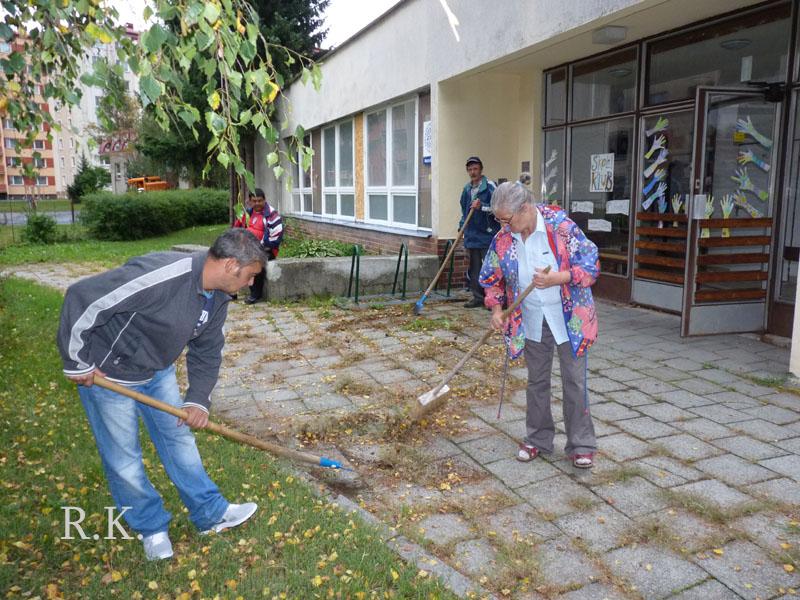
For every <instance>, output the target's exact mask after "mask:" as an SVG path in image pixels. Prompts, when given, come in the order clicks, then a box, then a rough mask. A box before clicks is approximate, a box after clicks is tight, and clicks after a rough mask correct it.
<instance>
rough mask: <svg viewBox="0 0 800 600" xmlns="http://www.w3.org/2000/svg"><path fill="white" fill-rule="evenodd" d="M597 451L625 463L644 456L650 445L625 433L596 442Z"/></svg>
mask: <svg viewBox="0 0 800 600" xmlns="http://www.w3.org/2000/svg"><path fill="white" fill-rule="evenodd" d="M598 449H599V450H600V452H601V453H602V454H605V455H606V456H608V457H610V458H611V459H613V460H615V461H625V460H630V459H632V458H640V457H642V456H646V455H647V454H648V453H649V452H650V445H649V444H647V443H646V442H642V441H640V440H637V439H636V438H635V437H633V436H631V435H628V434H627V433H618V434H616V435H609V436H606V437H604V438H602V439H601V440H600V441H599V442H598Z"/></svg>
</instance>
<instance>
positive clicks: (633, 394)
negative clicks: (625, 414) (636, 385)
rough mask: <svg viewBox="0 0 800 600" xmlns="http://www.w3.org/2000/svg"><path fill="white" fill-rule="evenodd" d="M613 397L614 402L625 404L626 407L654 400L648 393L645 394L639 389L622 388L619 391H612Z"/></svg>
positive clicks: (650, 402) (649, 402)
mask: <svg viewBox="0 0 800 600" xmlns="http://www.w3.org/2000/svg"><path fill="white" fill-rule="evenodd" d="M613 399H614V402H617V403H618V404H622V405H623V406H627V407H628V408H633V407H636V406H641V405H642V404H652V403H653V402H656V400H655V398H653V397H652V396H650V395H649V394H645V393H644V392H642V391H640V390H623V391H621V392H614V394H613Z"/></svg>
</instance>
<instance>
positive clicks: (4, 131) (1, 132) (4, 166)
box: [0, 41, 58, 200]
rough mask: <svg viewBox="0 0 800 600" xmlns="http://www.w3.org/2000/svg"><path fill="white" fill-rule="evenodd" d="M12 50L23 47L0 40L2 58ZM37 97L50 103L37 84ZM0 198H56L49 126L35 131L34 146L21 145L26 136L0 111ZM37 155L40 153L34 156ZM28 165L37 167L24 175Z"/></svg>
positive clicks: (42, 102) (44, 104) (45, 125)
mask: <svg viewBox="0 0 800 600" xmlns="http://www.w3.org/2000/svg"><path fill="white" fill-rule="evenodd" d="M12 50H14V51H17V50H22V45H21V44H18V43H17V42H12V43H7V42H2V41H0V57H4V56H7V55H8V54H10V53H11V52H12ZM35 93H36V95H37V97H36V98H35V99H36V100H37V101H38V102H40V104H42V106H43V108H44V109H45V110H47V109H48V107H47V104H46V103H45V102H44V99H43V98H42V96H41V93H42V87H41V85H37V86H35ZM0 119H1V120H2V122H1V123H0V146H1V147H0V158H1V159H2V161H1V162H0V199H6V198H7V199H12V200H14V199H16V200H22V199H33V198H54V197H55V196H56V195H57V193H58V189H57V178H56V171H55V155H54V153H53V143H52V141H51V140H48V133H49V131H50V130H49V127H48V125H47V124H46V123H44V124H43V125H42V129H41V131H38V132H37V133H36V137H35V139H34V141H33V147H32V148H22V147H21V146H18V142H19V141H20V140H22V138H23V137H24V136H23V135H22V134H21V133H20V132H18V131H17V130H16V129H14V124H13V123H12V121H11V119H9V118H8V115H6V114H0ZM34 154H37V156H34ZM25 167H32V168H33V169H35V173H36V175H35V176H34V177H27V176H26V175H25V170H26V169H25Z"/></svg>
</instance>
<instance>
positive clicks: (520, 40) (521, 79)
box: [257, 0, 800, 371]
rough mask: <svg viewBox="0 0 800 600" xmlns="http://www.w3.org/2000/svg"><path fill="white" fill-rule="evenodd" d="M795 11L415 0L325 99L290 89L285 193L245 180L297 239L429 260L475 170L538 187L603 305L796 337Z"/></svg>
mask: <svg viewBox="0 0 800 600" xmlns="http://www.w3.org/2000/svg"><path fill="white" fill-rule="evenodd" d="M799 12H800V9H799V8H798V3H797V2H792V1H791V0H774V1H770V2H752V1H747V0H704V1H703V2H696V1H694V0H667V1H662V0H603V1H600V0H596V1H586V0H566V1H565V0H560V1H555V0H537V1H536V2H525V1H521V0H520V1H512V0H506V1H503V2H498V3H492V4H487V3H484V2H478V1H477V0H476V1H469V2H459V3H453V2H436V1H434V0H405V1H404V2H400V3H399V4H398V5H397V6H395V7H394V8H393V9H392V10H390V11H388V12H387V13H386V14H384V15H383V16H382V17H381V18H379V19H378V20H377V21H375V22H374V23H372V24H371V25H369V26H368V27H367V28H365V29H364V30H362V31H361V32H360V33H359V34H357V35H356V36H354V37H353V38H351V39H350V40H348V41H347V42H345V43H344V44H343V45H342V46H340V47H339V48H337V49H336V50H335V51H333V52H332V53H331V54H329V55H328V56H327V57H325V58H324V60H323V64H322V73H323V83H322V88H321V90H320V92H319V93H317V92H315V91H314V90H313V89H312V88H310V87H306V86H303V85H301V84H300V83H296V84H294V85H293V86H291V88H290V89H289V90H288V91H287V99H288V103H289V107H290V108H289V109H288V110H287V113H286V114H287V115H288V117H289V121H290V130H293V129H294V127H295V126H296V125H302V126H303V127H304V128H305V129H306V131H307V132H309V138H308V139H309V140H310V143H311V146H312V148H313V149H314V158H313V161H312V166H311V169H310V170H309V171H308V172H306V173H300V172H299V171H298V169H296V168H295V171H294V173H293V178H292V181H293V183H292V189H291V190H285V189H284V187H283V186H282V185H278V184H277V183H276V182H274V180H273V179H272V177H271V172H270V170H269V169H267V168H263V169H261V170H260V171H259V172H258V173H257V178H258V181H259V182H260V183H261V184H262V185H265V186H268V187H270V189H271V190H272V193H273V195H274V197H276V198H279V199H280V205H281V208H282V209H283V210H284V211H285V212H287V213H290V214H294V215H295V216H297V217H298V219H299V220H300V223H301V224H302V227H304V228H306V229H309V230H317V231H324V232H325V233H326V235H332V236H338V237H339V238H340V239H356V240H357V239H364V240H367V242H368V243H371V244H372V245H373V246H378V247H382V248H383V249H384V250H385V251H389V252H396V251H397V246H398V245H399V242H400V241H406V242H408V243H409V247H410V248H411V249H412V251H434V250H435V249H437V248H441V246H442V244H441V240H446V239H451V238H453V237H455V233H456V227H457V224H458V220H459V216H460V215H459V206H458V198H459V193H460V190H461V187H462V186H463V185H464V183H465V181H466V179H467V178H466V174H465V172H464V161H465V159H466V157H468V156H470V155H473V154H477V155H479V156H480V157H481V158H482V159H483V162H484V165H485V172H486V174H487V175H488V176H489V177H491V178H493V179H495V180H496V181H499V180H503V179H507V180H512V181H513V180H515V179H516V178H517V177H518V176H519V173H520V172H521V171H530V172H531V173H532V176H533V187H534V190H536V192H537V194H541V196H542V197H543V198H544V199H545V200H546V201H547V202H550V203H554V204H559V205H560V206H562V207H563V208H564V209H566V210H567V211H568V213H569V215H570V217H571V218H573V219H574V220H575V221H576V222H577V223H578V224H579V225H580V226H581V227H582V228H583V229H584V231H585V232H586V233H587V235H588V236H589V237H590V238H591V239H592V240H593V241H595V243H597V245H598V246H599V248H600V256H601V265H602V276H601V277H600V279H599V281H598V283H597V285H596V287H595V290H596V293H597V294H598V295H599V296H601V297H606V298H610V299H614V300H617V301H622V302H632V303H637V304H640V305H643V306H648V307H653V308H656V309H659V310H665V311H669V312H673V313H676V314H680V315H681V318H682V319H681V320H682V325H681V327H682V333H683V334H684V335H694V334H707V333H723V332H745V331H747V332H768V333H772V334H776V335H780V336H786V337H790V336H791V337H793V339H794V340H798V339H800V334H798V332H797V329H798V323H797V322H796V321H795V322H794V323H793V320H794V319H793V313H794V310H795V304H796V302H795V298H796V293H797V270H798V248H800V214H798V211H800V208H799V207H798V200H797V198H798V183H800V181H798V178H799V177H800V173H799V172H798V170H799V169H800V76H799V74H798V71H799V70H800V59H798V53H799V52H800V51H799V49H798V48H799V46H798V39H797V38H798V28H799V27H798V20H800V14H799ZM262 150H263V149H262ZM257 164H264V162H263V161H257ZM286 167H287V168H290V167H291V165H288V164H287V165H286ZM793 333H794V335H793ZM797 367H798V370H799V371H800V365H797Z"/></svg>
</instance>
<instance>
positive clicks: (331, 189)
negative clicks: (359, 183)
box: [320, 117, 356, 221]
mask: <svg viewBox="0 0 800 600" xmlns="http://www.w3.org/2000/svg"><path fill="white" fill-rule="evenodd" d="M347 123H350V127H351V132H352V134H351V136H350V140H351V145H350V155H351V161H352V162H351V163H350V164H351V165H352V167H351V168H352V173H353V184H352V185H349V186H347V185H344V186H343V185H342V184H341V175H342V173H341V161H340V158H341V154H340V152H339V150H340V148H339V142H340V140H341V136H340V132H341V128H342V125H346V124H347ZM331 129H333V132H334V133H333V154H334V166H333V169H334V175H335V177H334V179H335V181H334V185H325V159H326V158H327V157H326V150H325V132H326V131H330V130H331ZM320 140H322V143H321V146H322V152H321V157H320V165H321V166H322V179H321V185H322V204H321V210H322V213H321V214H322V216H323V217H326V218H329V219H341V220H343V221H355V220H356V201H355V198H356V122H355V119H354V118H352V117H351V118H348V119H342V120H339V121H334V122H332V123H329V124H327V125H326V126H325V127H322V128H321V129H320ZM331 194H336V212H335V213H331V212H327V203H326V198H325V196H327V195H331ZM342 195H350V196H353V214H352V215H343V214H342Z"/></svg>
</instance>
